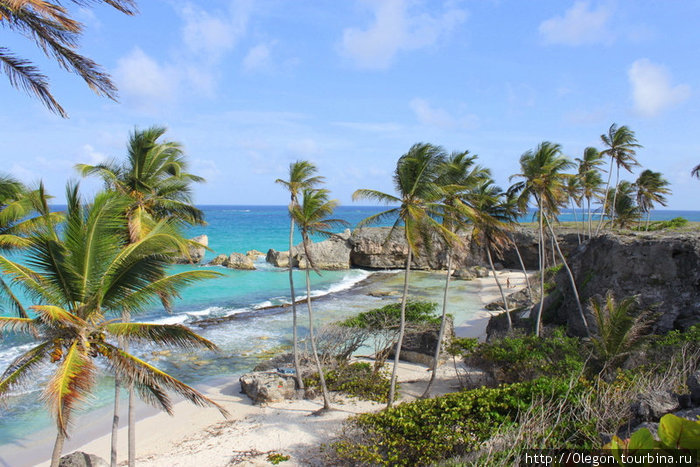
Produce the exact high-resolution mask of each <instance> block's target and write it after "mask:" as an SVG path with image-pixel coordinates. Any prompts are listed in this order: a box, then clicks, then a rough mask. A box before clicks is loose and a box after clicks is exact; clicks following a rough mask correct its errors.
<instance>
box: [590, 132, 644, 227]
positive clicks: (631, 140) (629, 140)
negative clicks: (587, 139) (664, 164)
mask: <svg viewBox="0 0 700 467" xmlns="http://www.w3.org/2000/svg"><path fill="white" fill-rule="evenodd" d="M600 139H601V140H602V141H603V144H605V145H606V146H607V149H605V150H603V151H601V155H608V156H610V170H609V172H608V182H607V184H606V185H605V193H607V192H608V191H609V189H610V177H611V176H612V168H613V162H615V165H616V166H617V176H616V178H617V181H616V182H615V188H617V186H618V185H619V184H620V167H622V168H624V169H625V170H627V171H628V172H631V171H632V167H634V166H637V165H639V163H638V162H637V159H635V157H634V156H635V155H636V149H637V148H641V147H642V145H640V144H638V143H637V138H636V137H635V135H634V131H632V130H630V129H629V128H627V127H626V126H625V125H622V126H621V127H619V128H618V126H617V125H616V124H615V123H613V124H612V125H610V128H609V129H608V133H607V134H603V135H600ZM617 192H618V190H617V189H615V191H614V192H613V193H614V195H613V200H612V205H613V207H614V206H615V199H616V198H615V196H616V195H617ZM606 204H607V197H606V198H605V200H604V202H603V211H602V213H601V217H600V223H599V224H598V228H597V229H596V234H597V233H598V232H599V231H600V228H601V226H602V225H603V215H604V213H605V212H606V210H605V207H606ZM611 213H612V216H611V222H614V221H615V209H612V211H611Z"/></svg>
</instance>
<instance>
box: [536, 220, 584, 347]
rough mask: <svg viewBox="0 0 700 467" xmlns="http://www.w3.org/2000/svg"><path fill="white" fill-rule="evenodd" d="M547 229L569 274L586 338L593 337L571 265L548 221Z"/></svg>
mask: <svg viewBox="0 0 700 467" xmlns="http://www.w3.org/2000/svg"><path fill="white" fill-rule="evenodd" d="M547 227H548V228H549V231H550V232H551V234H552V238H554V244H555V245H556V247H557V252H559V257H560V258H561V261H562V263H563V264H564V267H565V268H566V272H567V273H568V274H569V282H570V283H571V289H572V290H573V291H574V297H576V306H578V312H579V316H580V317H581V321H583V325H584V326H585V328H586V336H588V337H591V333H590V330H589V329H588V321H586V315H585V314H584V313H583V307H582V306H581V298H580V297H579V295H578V289H577V288H576V281H575V280H574V274H573V273H572V272H571V269H570V268H569V264H568V263H567V262H566V258H564V255H563V254H562V252H561V248H559V241H558V240H557V239H556V236H555V235H554V230H553V229H552V224H550V223H549V221H548V220H547Z"/></svg>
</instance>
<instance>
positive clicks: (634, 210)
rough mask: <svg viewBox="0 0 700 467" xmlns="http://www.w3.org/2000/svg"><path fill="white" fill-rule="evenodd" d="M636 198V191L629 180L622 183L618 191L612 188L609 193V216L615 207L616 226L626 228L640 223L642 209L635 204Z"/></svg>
mask: <svg viewBox="0 0 700 467" xmlns="http://www.w3.org/2000/svg"><path fill="white" fill-rule="evenodd" d="M635 197H636V189H635V187H634V185H632V183H630V182H628V181H627V180H623V181H621V182H620V184H619V185H618V186H617V189H615V188H611V189H610V190H609V191H608V196H607V198H608V210H609V211H608V214H611V211H612V210H613V206H614V210H615V212H616V213H617V215H616V217H615V223H614V225H616V226H618V227H620V228H625V227H630V226H631V225H632V224H633V223H634V222H636V221H638V219H639V216H640V209H639V206H637V205H636V204H635V202H634V200H635ZM613 203H614V204H613Z"/></svg>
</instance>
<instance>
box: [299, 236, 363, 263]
mask: <svg viewBox="0 0 700 467" xmlns="http://www.w3.org/2000/svg"><path fill="white" fill-rule="evenodd" d="M349 238H350V230H346V231H345V232H344V233H342V234H337V235H333V236H332V237H331V238H329V239H328V240H324V241H322V242H316V243H312V244H310V245H309V247H308V249H309V255H311V259H312V261H313V264H314V265H315V266H316V268H318V269H323V270H326V271H334V270H341V269H350V251H351V248H350V244H349V243H348V239H349ZM293 251H294V263H293V264H294V266H296V267H298V268H299V269H306V268H307V267H308V265H307V261H306V255H305V254H304V246H303V245H302V244H299V245H297V246H296V247H294V250H293Z"/></svg>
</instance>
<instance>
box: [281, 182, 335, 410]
mask: <svg viewBox="0 0 700 467" xmlns="http://www.w3.org/2000/svg"><path fill="white" fill-rule="evenodd" d="M328 193H329V192H328V190H324V189H320V190H314V189H311V188H305V189H304V190H303V191H302V200H301V204H296V205H295V206H294V207H293V208H292V216H293V217H294V220H295V221H296V223H297V224H298V225H299V230H300V231H301V238H302V243H303V245H304V256H305V257H306V268H305V269H306V307H307V308H308V310H309V340H310V341H311V351H312V353H313V356H314V360H315V361H316V369H317V370H318V377H319V381H320V384H321V392H322V393H323V410H329V409H330V408H331V403H330V399H329V397H328V388H327V387H326V378H325V376H324V375H323V367H322V366H321V360H320V359H319V358H318V351H317V349H316V337H315V335H314V316H313V310H312V308H311V278H310V272H309V271H310V270H311V269H312V268H313V269H314V270H315V269H316V266H315V263H314V259H313V257H312V256H311V255H310V254H309V243H310V242H311V241H310V239H309V235H313V234H317V235H325V236H329V235H331V232H330V230H331V229H332V228H333V227H334V226H337V225H344V224H346V222H345V221H342V220H340V219H329V218H328V216H330V215H331V214H333V211H334V210H335V208H336V207H337V206H338V202H337V201H336V200H329V199H328Z"/></svg>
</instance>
